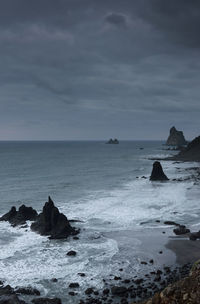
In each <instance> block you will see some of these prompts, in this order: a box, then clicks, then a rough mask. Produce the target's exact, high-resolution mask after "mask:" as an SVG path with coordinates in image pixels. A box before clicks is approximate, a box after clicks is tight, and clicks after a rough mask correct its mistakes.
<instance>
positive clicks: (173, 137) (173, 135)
mask: <svg viewBox="0 0 200 304" xmlns="http://www.w3.org/2000/svg"><path fill="white" fill-rule="evenodd" d="M166 145H167V146H185V145H187V142H186V140H185V137H184V135H183V132H182V131H178V130H176V128H175V127H172V128H171V129H170V134H169V137H168V139H167V142H166Z"/></svg>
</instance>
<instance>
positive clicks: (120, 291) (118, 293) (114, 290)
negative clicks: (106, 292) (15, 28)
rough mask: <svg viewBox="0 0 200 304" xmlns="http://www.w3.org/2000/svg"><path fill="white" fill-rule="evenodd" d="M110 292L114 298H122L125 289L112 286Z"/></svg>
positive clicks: (125, 291)
mask: <svg viewBox="0 0 200 304" xmlns="http://www.w3.org/2000/svg"><path fill="white" fill-rule="evenodd" d="M111 292H112V294H113V295H114V296H119V297H122V296H124V294H125V293H127V288H126V287H123V286H113V287H112V288H111Z"/></svg>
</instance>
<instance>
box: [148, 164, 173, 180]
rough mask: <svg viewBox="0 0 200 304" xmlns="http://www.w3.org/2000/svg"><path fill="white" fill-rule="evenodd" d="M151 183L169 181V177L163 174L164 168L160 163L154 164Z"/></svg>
mask: <svg viewBox="0 0 200 304" xmlns="http://www.w3.org/2000/svg"><path fill="white" fill-rule="evenodd" d="M150 180H151V181H167V180H169V179H168V177H167V176H166V175H165V173H164V172H163V169H162V166H161V164H160V162H158V161H156V162H154V164H153V170H152V172H151V176H150Z"/></svg>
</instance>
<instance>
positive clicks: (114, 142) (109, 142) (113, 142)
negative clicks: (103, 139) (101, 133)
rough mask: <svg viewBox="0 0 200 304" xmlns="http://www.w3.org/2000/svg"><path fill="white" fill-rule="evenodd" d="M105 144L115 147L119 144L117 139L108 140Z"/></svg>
mask: <svg viewBox="0 0 200 304" xmlns="http://www.w3.org/2000/svg"><path fill="white" fill-rule="evenodd" d="M107 144H111V145H112V144H113V145H117V144H119V140H118V139H117V138H115V139H112V138H110V139H109V141H107Z"/></svg>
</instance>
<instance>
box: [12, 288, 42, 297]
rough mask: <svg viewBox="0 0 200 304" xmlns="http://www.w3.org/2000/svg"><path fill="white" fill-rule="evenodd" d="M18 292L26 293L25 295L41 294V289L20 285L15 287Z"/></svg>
mask: <svg viewBox="0 0 200 304" xmlns="http://www.w3.org/2000/svg"><path fill="white" fill-rule="evenodd" d="M15 292H16V293H19V294H24V295H33V296H40V292H39V290H37V289H36V288H32V287H19V288H17V289H15Z"/></svg>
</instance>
